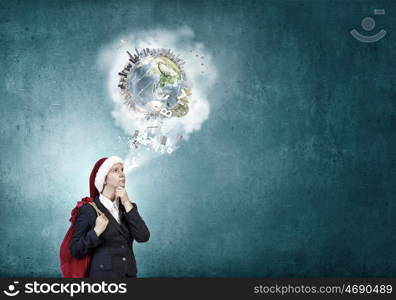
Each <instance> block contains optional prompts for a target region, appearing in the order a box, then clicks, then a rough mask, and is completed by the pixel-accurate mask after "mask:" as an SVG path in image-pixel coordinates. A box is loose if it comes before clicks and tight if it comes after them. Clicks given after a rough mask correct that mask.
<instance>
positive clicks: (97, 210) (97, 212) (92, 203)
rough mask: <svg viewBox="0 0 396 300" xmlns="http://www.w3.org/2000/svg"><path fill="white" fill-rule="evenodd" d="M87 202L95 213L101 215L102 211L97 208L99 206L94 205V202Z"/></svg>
mask: <svg viewBox="0 0 396 300" xmlns="http://www.w3.org/2000/svg"><path fill="white" fill-rule="evenodd" d="M89 204H90V205H91V206H92V207H93V208H94V209H95V211H96V215H98V216H100V215H103V213H102V212H101V211H100V210H99V208H98V207H97V206H96V204H95V202H89Z"/></svg>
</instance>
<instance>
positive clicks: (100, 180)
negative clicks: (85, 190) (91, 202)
mask: <svg viewBox="0 0 396 300" xmlns="http://www.w3.org/2000/svg"><path fill="white" fill-rule="evenodd" d="M117 163H122V164H124V161H123V160H122V159H121V158H119V157H118V156H110V157H103V158H101V159H99V160H98V161H97V162H96V164H95V166H94V167H93V169H92V172H91V176H89V194H90V197H91V198H95V197H96V196H97V195H99V194H100V193H101V192H102V190H103V186H104V183H105V179H106V175H107V173H109V171H110V170H111V167H112V166H113V165H114V164H117Z"/></svg>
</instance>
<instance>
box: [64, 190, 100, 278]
mask: <svg viewBox="0 0 396 300" xmlns="http://www.w3.org/2000/svg"><path fill="white" fill-rule="evenodd" d="M93 200H94V199H93V198H89V197H85V198H83V199H81V201H78V202H77V205H76V207H75V208H73V210H72V212H71V218H70V220H69V221H70V222H71V225H70V228H69V230H68V231H67V233H66V235H65V237H64V238H63V242H62V244H61V247H60V253H59V257H60V269H61V272H62V277H64V278H83V277H88V271H89V266H90V263H91V255H86V256H84V257H82V258H79V259H77V258H75V257H74V256H72V254H71V251H70V242H71V239H72V236H73V232H74V226H75V223H76V218H77V214H78V210H79V208H80V207H81V206H82V205H84V204H88V203H90V202H92V201H93Z"/></svg>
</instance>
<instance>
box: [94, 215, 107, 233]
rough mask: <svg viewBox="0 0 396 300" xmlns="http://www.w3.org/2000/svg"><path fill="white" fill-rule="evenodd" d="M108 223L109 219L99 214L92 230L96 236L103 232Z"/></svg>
mask: <svg viewBox="0 0 396 300" xmlns="http://www.w3.org/2000/svg"><path fill="white" fill-rule="evenodd" d="M108 223H109V219H108V218H107V217H106V216H105V214H101V215H99V216H98V217H97V218H96V223H95V227H94V230H95V232H96V235H97V236H100V235H101V234H102V233H103V232H104V231H105V229H106V227H107V224H108Z"/></svg>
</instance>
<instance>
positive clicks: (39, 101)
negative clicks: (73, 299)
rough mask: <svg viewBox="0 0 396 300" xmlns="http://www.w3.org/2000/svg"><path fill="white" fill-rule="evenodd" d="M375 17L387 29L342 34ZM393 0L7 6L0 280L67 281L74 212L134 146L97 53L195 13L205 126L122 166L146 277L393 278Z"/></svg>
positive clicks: (186, 22)
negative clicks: (109, 166) (145, 159)
mask: <svg viewBox="0 0 396 300" xmlns="http://www.w3.org/2000/svg"><path fill="white" fill-rule="evenodd" d="M376 8H377V9H378V8H383V9H385V10H386V14H385V15H381V16H375V17H374V18H375V20H376V22H377V27H376V28H375V29H374V30H373V33H375V32H377V31H378V30H379V29H381V28H383V29H385V30H387V31H388V34H387V35H386V36H385V38H383V39H382V40H381V41H378V42H376V43H372V44H367V43H361V42H358V41H357V40H355V39H354V38H353V37H352V36H351V35H350V34H349V31H350V30H351V29H353V28H356V29H357V30H359V29H360V31H361V32H362V29H361V27H360V22H361V20H362V19H363V18H364V17H367V16H373V9H376ZM395 9H396V4H395V3H394V2H393V3H392V1H387V2H386V1H153V0H147V1H123V0H118V1H1V3H0V69H1V72H0V100H1V110H0V114H1V124H0V130H1V141H0V151H1V160H0V166H1V176H0V187H1V192H2V195H1V198H0V199H1V200H0V205H1V210H0V219H1V226H0V240H1V243H0V275H1V276H3V277H6V276H26V277H30V276H32V277H36V276H47V277H60V271H59V265H58V263H59V261H58V251H59V246H60V243H61V241H62V238H63V236H64V234H65V232H66V230H67V228H68V226H69V222H68V219H69V216H70V210H71V209H72V207H73V206H74V205H75V203H76V201H78V200H79V199H80V198H81V197H83V196H85V195H87V194H88V176H89V173H90V170H91V168H92V166H93V164H94V162H95V161H96V160H97V159H99V158H100V157H103V156H108V155H112V154H115V155H119V156H124V155H125V154H126V153H127V150H128V149H127V148H126V146H125V145H124V144H121V143H117V139H116V137H117V136H118V135H120V134H122V131H121V129H120V128H119V127H116V126H115V125H114V121H113V119H112V117H111V115H110V111H111V109H112V103H111V100H110V98H109V96H108V92H107V90H106V84H105V82H106V78H107V77H106V76H107V73H106V72H104V71H103V70H100V68H99V67H98V65H97V60H98V55H99V52H100V49H102V48H103V47H104V46H105V45H106V44H108V43H109V42H112V41H114V40H115V39H117V38H118V37H119V35H120V34H128V33H133V32H134V30H144V29H155V28H166V29H168V30H175V29H177V28H179V27H180V26H189V27H190V28H191V29H192V30H193V31H194V32H195V37H196V40H197V41H201V42H203V43H204V44H205V46H206V47H207V51H208V52H209V53H210V54H211V55H212V57H213V62H214V63H215V64H216V67H217V70H218V72H219V77H218V80H217V82H216V85H215V88H213V90H212V91H211V94H210V95H211V96H210V99H209V101H210V105H211V112H210V116H209V119H208V120H207V121H206V122H204V123H203V126H202V129H201V130H200V131H197V132H195V133H193V134H192V135H191V137H190V140H189V141H184V142H182V144H181V147H180V149H179V150H177V151H176V152H175V153H174V154H172V155H171V156H162V157H160V158H158V159H156V160H152V161H151V162H150V163H148V164H147V165H144V166H143V167H142V168H140V169H139V170H138V171H137V172H135V173H131V174H130V175H128V178H127V190H128V192H129V194H130V195H131V197H132V198H133V200H134V201H136V202H137V203H138V205H139V210H140V213H141V215H142V216H143V218H144V220H145V221H146V223H147V225H148V226H149V228H150V230H151V239H150V241H149V242H148V243H145V244H135V247H134V249H135V255H136V258H137V263H138V272H139V273H138V276H140V277H194V276H198V277H256V276H290V277H294V276H396V256H395V247H396V234H395V233H396V232H395V230H396V218H395V215H396V205H395V193H396V184H395V179H396V176H395V175H396V174H395V153H396V147H395V142H396V136H395V129H396V71H395V68H394V66H395V58H396V51H395V47H396V40H395V30H396V26H395V23H396V18H395Z"/></svg>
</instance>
